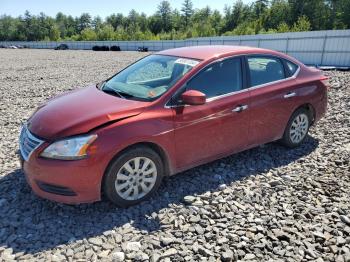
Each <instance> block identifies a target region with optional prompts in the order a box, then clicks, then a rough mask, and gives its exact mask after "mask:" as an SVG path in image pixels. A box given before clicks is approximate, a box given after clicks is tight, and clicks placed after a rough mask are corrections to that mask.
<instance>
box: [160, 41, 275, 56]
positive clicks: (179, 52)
mask: <svg viewBox="0 0 350 262" xmlns="http://www.w3.org/2000/svg"><path fill="white" fill-rule="evenodd" d="M247 53H258V54H277V53H278V52H275V51H272V50H268V49H262V48H257V47H249V46H234V45H203V46H188V47H180V48H174V49H167V50H164V51H160V52H158V53H157V54H159V55H171V56H178V57H186V58H193V59H199V60H208V59H212V58H217V57H223V56H228V55H239V54H247ZM278 54H279V53H278Z"/></svg>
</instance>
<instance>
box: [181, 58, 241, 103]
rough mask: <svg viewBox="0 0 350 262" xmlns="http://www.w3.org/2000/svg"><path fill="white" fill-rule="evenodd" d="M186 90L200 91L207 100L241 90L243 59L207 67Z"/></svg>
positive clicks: (226, 60)
mask: <svg viewBox="0 0 350 262" xmlns="http://www.w3.org/2000/svg"><path fill="white" fill-rule="evenodd" d="M186 89H187V90H198V91H200V92H202V93H204V94H205V95H206V96H207V98H212V97H216V96H220V95H225V94H228V93H232V92H235V91H239V90H241V89H242V69H241V59H240V58H238V57H236V58H230V59H225V60H223V61H220V62H216V63H214V64H212V65H210V66H208V67H206V68H205V69H204V70H203V71H201V72H200V73H199V74H197V75H196V76H195V77H194V78H192V79H191V80H190V81H189V82H188V83H187V85H186Z"/></svg>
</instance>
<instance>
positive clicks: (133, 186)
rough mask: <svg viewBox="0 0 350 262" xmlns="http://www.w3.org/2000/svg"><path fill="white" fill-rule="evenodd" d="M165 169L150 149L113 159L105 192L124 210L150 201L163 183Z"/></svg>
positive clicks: (106, 179)
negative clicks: (146, 200)
mask: <svg viewBox="0 0 350 262" xmlns="http://www.w3.org/2000/svg"><path fill="white" fill-rule="evenodd" d="M163 174H164V167H163V163H162V160H161V158H160V156H159V155H158V154H157V153H156V152H154V151H153V150H152V149H150V148H148V147H143V146H140V147H135V148H132V149H129V150H127V151H126V152H124V153H122V154H121V155H120V156H119V157H117V158H116V159H114V160H113V162H112V163H111V164H110V167H109V168H108V169H107V171H106V174H105V179H104V185H103V189H104V193H105V195H106V196H107V198H108V199H109V200H110V201H112V202H113V203H115V204H117V205H118V206H121V207H128V206H131V205H135V204H137V203H139V202H141V201H143V200H145V199H147V198H149V197H150V196H151V195H152V194H153V193H154V192H155V191H156V190H157V189H158V187H159V185H160V184H161V181H162V178H163Z"/></svg>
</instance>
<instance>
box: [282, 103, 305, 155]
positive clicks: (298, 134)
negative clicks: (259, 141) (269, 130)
mask: <svg viewBox="0 0 350 262" xmlns="http://www.w3.org/2000/svg"><path fill="white" fill-rule="evenodd" d="M310 123H311V115H310V112H309V111H308V110H307V109H305V108H299V109H297V110H296V111H295V112H294V113H293V114H292V116H291V117H290V119H289V121H288V124H287V127H286V129H285V131H284V134H283V137H282V139H281V143H282V144H283V145H284V146H286V147H288V148H295V147H298V146H299V145H301V144H302V143H303V142H304V140H305V138H306V136H307V134H308V132H309V128H310ZM298 126H299V127H298ZM296 128H297V129H296Z"/></svg>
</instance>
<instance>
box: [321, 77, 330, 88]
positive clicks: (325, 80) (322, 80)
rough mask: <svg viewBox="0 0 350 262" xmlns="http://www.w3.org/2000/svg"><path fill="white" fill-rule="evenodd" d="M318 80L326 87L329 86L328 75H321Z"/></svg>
mask: <svg viewBox="0 0 350 262" xmlns="http://www.w3.org/2000/svg"><path fill="white" fill-rule="evenodd" d="M320 81H321V82H322V83H323V84H324V85H325V86H326V87H327V89H329V88H331V83H330V82H329V77H328V76H321V78H320Z"/></svg>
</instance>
